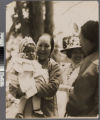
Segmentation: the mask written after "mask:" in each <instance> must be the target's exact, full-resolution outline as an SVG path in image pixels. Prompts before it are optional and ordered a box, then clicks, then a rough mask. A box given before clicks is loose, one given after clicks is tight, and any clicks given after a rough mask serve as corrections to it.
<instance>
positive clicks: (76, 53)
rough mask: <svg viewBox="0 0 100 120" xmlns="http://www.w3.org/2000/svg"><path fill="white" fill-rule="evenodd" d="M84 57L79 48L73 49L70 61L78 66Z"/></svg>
mask: <svg viewBox="0 0 100 120" xmlns="http://www.w3.org/2000/svg"><path fill="white" fill-rule="evenodd" d="M83 57H84V55H83V52H82V50H81V49H80V48H75V49H73V50H72V55H71V59H72V61H73V62H74V63H75V64H79V63H80V62H81V60H82V59H83Z"/></svg>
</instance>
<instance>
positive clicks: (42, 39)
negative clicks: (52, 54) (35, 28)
mask: <svg viewBox="0 0 100 120" xmlns="http://www.w3.org/2000/svg"><path fill="white" fill-rule="evenodd" d="M39 43H48V44H50V36H42V37H40V39H39V40H38V43H37V44H39Z"/></svg>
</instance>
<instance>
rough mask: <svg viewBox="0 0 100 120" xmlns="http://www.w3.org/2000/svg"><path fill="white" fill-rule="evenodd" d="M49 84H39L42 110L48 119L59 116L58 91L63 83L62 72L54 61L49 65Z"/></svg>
mask: <svg viewBox="0 0 100 120" xmlns="http://www.w3.org/2000/svg"><path fill="white" fill-rule="evenodd" d="M48 71H49V83H48V84H44V83H42V82H41V83H40V81H39V82H37V83H36V86H37V90H38V94H37V95H38V96H39V97H41V110H42V111H43V113H44V115H45V116H47V117H56V116H57V115H58V110H57V100H56V91H57V89H58V87H59V84H60V81H61V71H60V68H59V66H58V64H57V63H56V62H55V61H54V60H52V59H51V60H50V62H49V65H48Z"/></svg>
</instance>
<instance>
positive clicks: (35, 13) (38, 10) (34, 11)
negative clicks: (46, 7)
mask: <svg viewBox="0 0 100 120" xmlns="http://www.w3.org/2000/svg"><path fill="white" fill-rule="evenodd" d="M29 12H30V29H31V31H30V32H31V36H32V38H33V39H34V41H35V43H37V41H38V39H39V37H40V36H41V35H42V34H43V32H44V21H43V2H42V1H34V2H30V11H29Z"/></svg>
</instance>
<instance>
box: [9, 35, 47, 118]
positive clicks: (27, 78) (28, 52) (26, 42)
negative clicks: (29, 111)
mask: <svg viewBox="0 0 100 120" xmlns="http://www.w3.org/2000/svg"><path fill="white" fill-rule="evenodd" d="M35 49H36V46H35V43H34V42H33V40H32V39H31V38H29V37H25V38H24V39H23V40H22V41H21V42H20V45H19V53H18V55H14V56H13V57H12V60H11V64H12V68H13V72H11V71H10V72H11V73H15V72H17V79H16V80H11V83H10V84H11V85H12V86H14V87H15V88H18V86H20V88H19V89H21V91H22V92H23V93H24V95H23V96H22V97H21V98H20V103H19V108H18V113H17V114H16V118H23V111H24V108H25V105H26V102H27V100H28V99H29V98H30V97H32V103H33V110H34V112H36V113H37V114H43V113H42V111H41V110H40V105H41V99H40V98H39V97H38V96H36V93H37V89H36V86H35V81H36V80H39V79H40V80H42V81H43V82H45V83H48V81H49V75H48V71H47V69H43V68H42V66H41V65H40V64H39V63H38V61H37V60H36V52H35ZM16 56H17V57H16ZM8 71H9V70H8Z"/></svg>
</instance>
